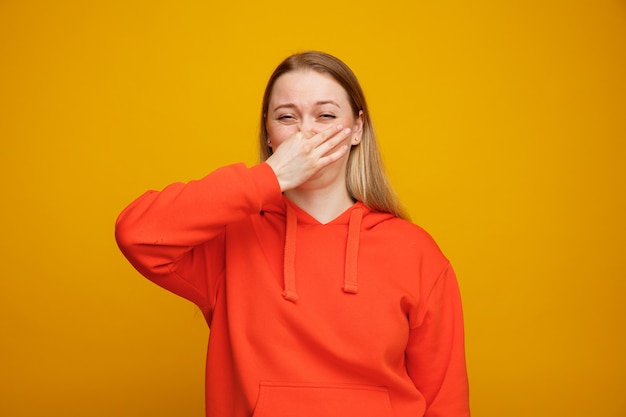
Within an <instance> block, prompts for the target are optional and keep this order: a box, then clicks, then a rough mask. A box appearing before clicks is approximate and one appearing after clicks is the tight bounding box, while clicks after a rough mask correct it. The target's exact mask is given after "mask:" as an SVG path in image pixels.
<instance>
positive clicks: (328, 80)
mask: <svg viewBox="0 0 626 417" xmlns="http://www.w3.org/2000/svg"><path fill="white" fill-rule="evenodd" d="M327 100H333V101H336V102H338V103H343V104H347V103H348V95H347V93H346V91H345V90H344V88H343V87H342V86H341V84H339V83H338V82H337V81H335V79H334V78H332V77H331V76H330V75H327V74H323V73H319V72H316V71H311V70H307V71H293V72H288V73H286V74H283V75H281V76H280V77H279V78H278V79H277V80H276V82H275V83H274V87H273V88H272V93H271V95H270V103H273V104H278V105H279V104H280V103H281V102H290V103H298V104H309V103H314V102H318V101H327Z"/></svg>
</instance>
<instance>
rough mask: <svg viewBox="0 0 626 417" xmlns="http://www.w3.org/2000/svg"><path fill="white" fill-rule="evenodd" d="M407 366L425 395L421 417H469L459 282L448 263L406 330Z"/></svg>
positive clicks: (410, 374)
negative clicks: (417, 316)
mask: <svg viewBox="0 0 626 417" xmlns="http://www.w3.org/2000/svg"><path fill="white" fill-rule="evenodd" d="M406 359H407V370H408V373H409V376H410V377H411V379H412V380H413V383H414V384H415V386H416V387H417V389H418V390H419V391H420V392H421V393H422V394H423V395H424V399H425V401H426V413H425V414H424V417H469V415H470V411H469V389H468V379H467V369H466V363H465V347H464V330H463V312H462V307H461V297H460V292H459V287H458V283H457V280H456V276H455V274H454V271H453V270H452V267H451V266H450V264H449V263H448V264H447V266H446V267H445V269H444V270H443V271H442V273H441V274H440V275H439V277H438V278H437V279H436V281H435V282H434V284H433V286H432V288H431V290H430V292H429V293H428V294H426V300H425V303H424V308H423V309H422V310H421V311H420V314H419V319H418V321H417V324H416V326H415V327H413V328H411V330H410V333H409V342H408V345H407V352H406Z"/></svg>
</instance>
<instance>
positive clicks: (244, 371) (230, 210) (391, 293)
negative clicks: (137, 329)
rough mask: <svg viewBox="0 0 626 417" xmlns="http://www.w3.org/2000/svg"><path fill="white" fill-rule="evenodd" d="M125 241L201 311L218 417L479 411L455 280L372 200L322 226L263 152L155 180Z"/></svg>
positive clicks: (421, 239)
mask: <svg viewBox="0 0 626 417" xmlns="http://www.w3.org/2000/svg"><path fill="white" fill-rule="evenodd" d="M116 239H117V242H118V245H119V247H120V249H121V250H122V252H123V253H124V255H125V256H126V257H127V259H128V260H129V261H130V263H131V264H132V265H133V266H134V267H135V268H136V269H137V270H138V271H139V272H140V273H141V274H143V275H144V276H145V277H147V278H148V279H150V280H151V281H153V282H154V283H156V284H158V285H160V286H162V287H163V288H165V289H167V290H169V291H171V292H173V293H175V294H178V295H180V296H182V297H184V298H186V299H188V300H190V301H192V302H193V303H195V304H196V305H197V306H198V307H199V308H200V309H201V310H202V313H203V314H204V316H205V318H206V321H207V323H208V325H209V327H210V336H209V344H208V351H207V363H206V411H207V416H209V417H250V416H254V417H294V416H297V417H334V416H349V417H351V416H359V417H392V416H393V417H420V416H425V417H466V416H469V406H468V384H467V374H466V366H465V354H464V346H463V343H464V342H463V323H462V321H463V319H462V310H461V302H460V296H459V289H458V285H457V281H456V278H455V275H454V272H453V270H452V267H451V266H450V263H449V262H448V260H447V259H446V258H445V257H444V256H443V254H442V253H441V251H440V250H439V248H438V247H437V245H436V244H435V242H434V241H433V240H432V238H431V237H430V236H429V235H428V234H427V233H426V232H425V231H424V230H423V229H421V228H420V227H418V226H416V225H414V224H412V223H410V222H408V221H405V220H402V219H399V218H396V217H395V216H393V215H391V214H387V213H380V212H375V211H372V210H370V209H369V208H368V207H367V206H366V205H364V204H363V203H361V202H356V203H355V204H354V205H353V206H352V207H350V208H349V209H348V210H346V211H345V212H344V213H342V214H341V215H339V216H338V217H337V218H336V219H334V220H332V221H331V222H329V223H326V224H322V223H320V222H318V221H317V220H316V219H315V218H313V217H312V216H310V215H309V214H308V213H306V212H305V211H304V210H302V209H300V208H299V207H298V206H296V205H295V204H293V203H292V202H291V201H289V200H288V199H286V198H285V197H284V196H283V195H282V193H281V191H280V187H279V185H278V181H277V179H276V176H275V175H274V172H273V171H272V169H271V167H269V165H267V164H266V163H261V164H259V165H256V166H253V167H251V168H247V167H246V166H244V165H243V164H237V165H231V166H226V167H223V168H220V169H218V170H216V171H214V172H212V173H211V174H209V175H207V176H206V177H204V178H203V179H200V180H197V181H191V182H189V183H186V184H184V183H175V184H172V185H170V186H168V187H166V188H165V189H163V190H162V191H160V192H159V191H148V192H147V193H145V194H143V195H142V196H141V197H139V198H138V199H137V200H135V201H134V202H133V203H131V204H130V205H129V206H128V207H127V208H126V209H125V210H124V211H123V212H122V213H121V214H120V216H119V218H118V220H117V223H116Z"/></svg>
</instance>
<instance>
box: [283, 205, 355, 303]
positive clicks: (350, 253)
mask: <svg viewBox="0 0 626 417" xmlns="http://www.w3.org/2000/svg"><path fill="white" fill-rule="evenodd" d="M285 208H286V211H287V213H286V215H287V216H286V217H287V220H286V231H285V253H284V265H283V274H284V290H283V297H285V299H286V300H288V301H294V302H295V301H296V300H298V293H297V292H296V229H297V228H298V216H297V214H296V212H295V209H294V208H293V207H292V206H291V204H289V203H286V204H285ZM362 218H363V211H362V209H361V208H360V207H355V208H354V209H353V210H352V212H351V213H350V223H349V224H348V241H347V245H346V264H345V265H346V267H345V272H344V281H343V291H344V292H346V293H350V294H356V293H357V292H358V290H359V287H358V285H357V263H358V262H357V261H358V254H359V234H360V231H361V219H362Z"/></svg>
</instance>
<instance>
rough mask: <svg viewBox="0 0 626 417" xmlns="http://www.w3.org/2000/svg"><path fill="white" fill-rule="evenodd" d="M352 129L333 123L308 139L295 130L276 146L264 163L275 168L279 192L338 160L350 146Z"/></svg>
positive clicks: (301, 182) (296, 185) (298, 183)
mask: <svg viewBox="0 0 626 417" xmlns="http://www.w3.org/2000/svg"><path fill="white" fill-rule="evenodd" d="M350 132H351V129H350V128H346V129H344V128H343V127H342V126H341V125H336V126H332V127H330V128H328V129H326V130H323V131H321V132H319V133H317V134H315V135H313V136H311V137H310V138H306V137H305V136H304V135H303V134H302V132H298V133H296V134H294V135H292V136H290V137H289V138H287V139H286V140H285V141H284V142H282V143H281V144H279V145H278V146H274V149H273V153H272V155H271V156H270V157H269V158H267V160H266V162H267V163H268V165H269V166H270V167H271V168H272V169H273V170H274V173H275V174H276V178H277V179H278V183H279V184H280V189H281V191H287V190H290V189H293V188H296V187H298V186H299V185H301V184H303V183H305V182H306V181H307V180H308V179H309V178H311V177H313V176H314V175H315V174H317V173H318V172H319V171H320V170H322V169H323V168H325V167H327V166H328V165H330V164H332V163H333V162H336V161H338V160H339V159H341V158H342V157H343V156H344V155H345V154H346V153H347V152H348V150H349V149H350V144H349V143H348V142H347V141H346V140H347V139H348V138H349V135H350Z"/></svg>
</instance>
